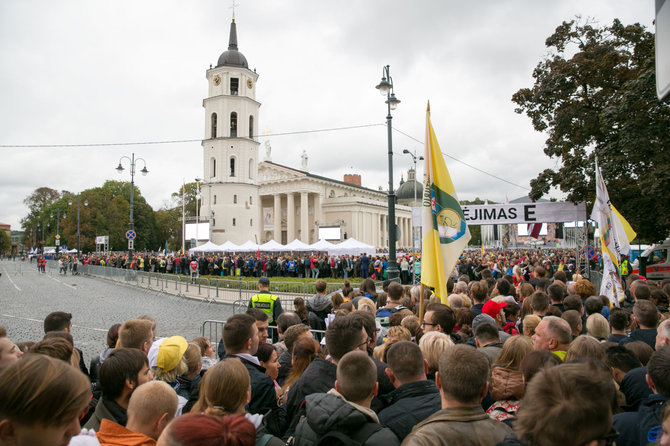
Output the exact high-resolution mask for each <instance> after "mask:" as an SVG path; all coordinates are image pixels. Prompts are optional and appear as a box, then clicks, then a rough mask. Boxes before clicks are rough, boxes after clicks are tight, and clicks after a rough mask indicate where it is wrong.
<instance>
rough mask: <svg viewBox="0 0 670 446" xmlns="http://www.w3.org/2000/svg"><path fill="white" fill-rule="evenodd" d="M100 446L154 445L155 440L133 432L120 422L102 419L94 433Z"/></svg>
mask: <svg viewBox="0 0 670 446" xmlns="http://www.w3.org/2000/svg"><path fill="white" fill-rule="evenodd" d="M96 436H97V437H98V441H100V445H101V446H105V445H109V446H112V445H115V446H116V445H118V446H154V445H155V444H156V440H154V439H153V438H151V437H147V436H146V435H144V434H141V433H139V432H133V431H130V430H128V429H126V428H125V427H123V426H121V425H120V424H116V423H114V422H113V421H109V420H107V419H104V420H102V421H101V422H100V430H99V431H98V433H97V434H96Z"/></svg>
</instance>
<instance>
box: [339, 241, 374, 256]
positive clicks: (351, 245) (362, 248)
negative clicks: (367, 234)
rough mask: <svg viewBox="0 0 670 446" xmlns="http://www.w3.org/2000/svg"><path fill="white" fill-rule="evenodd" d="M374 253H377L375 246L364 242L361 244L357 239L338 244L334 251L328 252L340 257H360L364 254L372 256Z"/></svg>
mask: <svg viewBox="0 0 670 446" xmlns="http://www.w3.org/2000/svg"><path fill="white" fill-rule="evenodd" d="M374 252H375V247H374V246H372V245H366V244H365V243H363V242H359V241H358V240H356V239H355V238H350V239H347V240H345V241H343V242H342V243H338V244H337V245H335V246H334V247H333V248H332V249H330V250H328V253H329V254H332V255H338V256H343V255H350V256H358V255H361V254H363V253H368V254H372V253H374Z"/></svg>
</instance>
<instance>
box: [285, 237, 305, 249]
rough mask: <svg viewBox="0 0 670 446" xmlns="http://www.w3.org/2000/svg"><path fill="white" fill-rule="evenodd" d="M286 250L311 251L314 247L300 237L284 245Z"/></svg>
mask: <svg viewBox="0 0 670 446" xmlns="http://www.w3.org/2000/svg"><path fill="white" fill-rule="evenodd" d="M284 250H285V251H311V250H312V248H310V247H309V245H308V244H307V243H305V242H301V241H300V240H298V239H295V240H293V241H292V242H291V243H289V244H287V245H285V246H284Z"/></svg>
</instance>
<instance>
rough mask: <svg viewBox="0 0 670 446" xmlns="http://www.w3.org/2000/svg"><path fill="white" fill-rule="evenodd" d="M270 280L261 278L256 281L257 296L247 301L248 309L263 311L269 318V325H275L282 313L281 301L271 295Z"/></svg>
mask: <svg viewBox="0 0 670 446" xmlns="http://www.w3.org/2000/svg"><path fill="white" fill-rule="evenodd" d="M269 289H270V279H268V278H267V277H261V278H260V279H258V290H259V291H258V294H256V295H254V296H252V297H251V299H250V300H249V308H258V309H259V310H263V312H264V313H266V314H267V315H268V318H270V321H269V323H270V325H275V324H276V322H277V318H278V317H279V315H280V314H282V313H283V312H284V310H283V309H282V307H281V300H279V297H277V296H275V295H274V294H271V293H270V291H269Z"/></svg>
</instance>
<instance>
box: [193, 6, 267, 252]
mask: <svg viewBox="0 0 670 446" xmlns="http://www.w3.org/2000/svg"><path fill="white" fill-rule="evenodd" d="M206 77H207V84H208V91H209V93H208V95H207V98H205V99H204V100H203V107H204V108H205V139H203V141H202V148H203V167H204V171H203V177H202V178H203V179H204V181H203V183H201V185H200V189H201V193H202V201H201V206H200V215H201V216H203V217H209V222H210V240H211V241H212V242H213V243H216V244H222V243H224V242H226V241H231V242H233V243H236V244H242V243H244V242H246V241H247V240H252V241H254V240H255V237H258V238H260V228H261V221H260V218H261V212H260V197H259V194H258V188H259V186H258V184H257V175H258V147H259V145H260V143H259V142H258V136H257V135H258V130H257V129H258V109H259V108H260V105H261V104H260V103H259V102H257V101H256V80H257V79H258V74H256V73H255V72H254V71H251V70H249V65H248V63H247V59H246V58H245V57H244V55H243V54H242V53H240V52H239V51H238V50H237V27H236V23H235V18H234V17H233V20H232V22H231V24H230V40H229V44H228V50H226V51H224V52H223V53H222V54H221V56H219V60H218V63H217V64H216V67H214V68H210V69H209V70H207V76H206Z"/></svg>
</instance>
